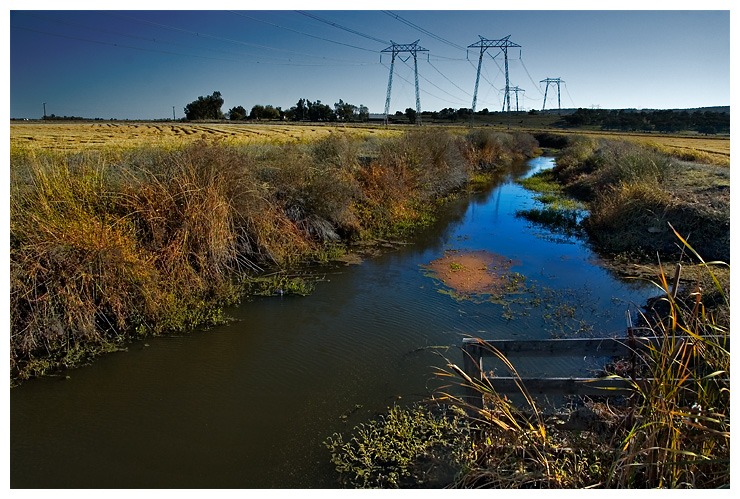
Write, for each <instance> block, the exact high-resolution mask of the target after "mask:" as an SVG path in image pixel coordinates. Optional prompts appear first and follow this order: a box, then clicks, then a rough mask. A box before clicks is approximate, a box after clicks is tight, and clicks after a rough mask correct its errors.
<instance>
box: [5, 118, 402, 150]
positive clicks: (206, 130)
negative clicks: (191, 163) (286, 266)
mask: <svg viewBox="0 0 740 499" xmlns="http://www.w3.org/2000/svg"><path fill="white" fill-rule="evenodd" d="M401 130H402V127H395V128H393V127H392V128H388V129H386V128H384V127H381V126H373V125H367V126H359V125H358V126H341V125H334V126H325V125H320V124H315V123H314V124H307V125H298V124H275V123H266V124H252V123H249V124H241V123H239V124H231V123H183V124H181V123H152V122H141V123H139V122H131V123H128V122H93V123H90V122H85V123H53V122H52V123H30V124H26V123H11V125H10V145H11V147H14V148H34V149H35V148H40V149H48V150H63V151H81V150H90V149H101V148H133V147H140V146H158V147H177V146H182V145H185V144H188V143H192V142H195V141H197V140H200V139H202V138H206V139H209V140H211V139H217V138H220V139H223V140H225V141H226V142H227V143H229V144H232V145H239V144H265V143H268V144H276V143H285V142H312V141H315V140H318V139H321V138H324V137H327V136H329V135H347V136H350V137H357V138H361V137H368V136H377V137H388V136H392V135H400V134H401V133H402V131H401Z"/></svg>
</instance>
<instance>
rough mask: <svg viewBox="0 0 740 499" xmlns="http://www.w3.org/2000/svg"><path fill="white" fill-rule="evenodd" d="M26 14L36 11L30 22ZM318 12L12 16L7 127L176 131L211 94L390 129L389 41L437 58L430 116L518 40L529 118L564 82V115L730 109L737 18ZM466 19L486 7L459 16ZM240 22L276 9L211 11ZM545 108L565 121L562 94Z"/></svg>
mask: <svg viewBox="0 0 740 499" xmlns="http://www.w3.org/2000/svg"><path fill="white" fill-rule="evenodd" d="M14 3H15V4H18V3H19V2H14ZM710 3H711V2H710ZM714 3H716V2H714ZM727 4H728V5H729V3H728V2H727ZM29 5H30V7H31V8H33V4H28V3H24V4H23V5H22V7H23V8H29V7H28V6H29ZM83 5H85V4H83ZM141 5H142V4H141V2H134V3H133V4H131V6H132V8H135V7H140V6H141ZM143 5H152V6H153V7H157V6H160V8H162V9H170V8H171V4H168V3H164V4H157V3H156V2H155V3H153V4H143ZM179 5H183V7H188V6H189V5H190V4H179ZM315 5H316V3H315V2H313V3H312V2H303V3H302V4H301V3H298V4H296V5H288V6H289V7H291V8H296V9H303V10H304V12H305V13H301V12H298V11H296V10H287V7H286V6H285V5H283V4H282V3H276V4H275V5H274V7H275V8H280V9H286V10H277V11H266V10H261V11H260V10H257V11H243V10H241V11H229V10H214V11H194V10H190V11H178V10H159V11H93V10H77V11H50V10H34V11H23V10H11V11H10V16H9V18H10V28H9V35H10V36H9V38H10V116H11V117H14V118H21V117H28V118H39V117H41V116H42V114H43V103H46V111H47V113H48V114H52V113H54V114H56V115H58V116H63V115H70V116H71V115H74V116H83V117H88V118H95V117H99V118H104V119H108V118H118V119H160V118H168V117H170V118H171V117H172V115H173V106H174V108H175V109H174V111H175V115H176V117H177V118H181V117H182V116H183V108H184V107H185V105H186V104H188V103H189V102H191V101H193V100H195V99H196V98H197V97H198V96H201V95H210V94H211V93H212V92H213V91H215V90H218V91H220V92H221V93H222V96H223V97H224V100H225V103H224V106H223V111H224V112H226V111H227V110H228V109H229V108H231V107H233V106H236V105H241V106H244V107H245V108H247V110H249V109H250V108H251V107H252V106H253V105H255V104H263V105H265V104H272V105H274V106H281V107H283V108H284V109H287V108H289V107H291V106H292V105H294V104H295V103H296V101H297V100H298V99H299V98H302V97H303V98H307V99H310V100H312V101H314V100H321V101H322V102H323V103H326V104H329V105H333V104H334V103H335V102H337V101H338V100H339V99H343V100H344V101H345V102H350V103H352V104H355V105H360V104H364V105H366V106H368V107H369V109H370V112H375V113H380V112H383V108H384V105H385V98H386V89H387V84H388V72H389V64H390V61H391V58H390V55H388V54H383V56H382V59H381V57H380V51H381V50H383V49H385V48H386V47H388V45H390V41H391V40H392V41H394V42H396V43H411V42H413V41H415V40H417V39H419V45H421V46H422V47H424V48H427V49H429V53H428V54H429V55H428V57H427V55H426V53H425V54H423V55H421V54H420V56H419V60H418V68H419V75H420V77H419V86H420V89H421V107H422V109H423V110H439V109H442V108H445V107H453V108H460V107H470V106H471V101H472V94H473V88H474V85H475V76H476V65H477V62H478V54H479V53H478V51H477V49H470V50H468V51H466V50H465V47H467V46H468V45H470V44H473V43H475V42H477V41H478V35H482V36H483V37H485V38H488V39H500V38H503V37H505V36H507V35H511V38H510V40H511V41H512V42H515V43H517V44H519V45H521V52H520V49H518V48H512V49H510V50H509V73H510V85H511V86H518V87H519V88H521V89H524V90H525V92H524V93H520V94H519V105H520V108H522V109H532V108H535V109H541V108H542V106H543V92H544V90H545V87H544V85H543V84H540V83H539V82H540V80H543V79H545V78H557V77H559V78H561V79H562V80H564V82H565V83H564V84H563V85H562V87H561V104H562V107H594V106H599V107H602V108H687V107H704V106H720V105H729V104H730V12H729V10H721V11H665V10H656V11H646V10H632V11H603V10H602V11H564V10H559V11H547V10H529V11H515V10H506V11H494V10H477V11H430V10H403V9H402V8H399V5H400V6H404V5H408V2H406V3H403V2H402V3H400V4H399V3H392V2H381V3H380V4H372V5H373V7H372V8H373V9H376V8H377V9H381V8H382V9H390V11H392V13H394V14H396V15H397V16H400V17H401V19H400V20H399V19H397V18H394V17H392V16H391V15H389V14H388V13H386V12H384V11H381V10H363V11H341V10H318V9H315V8H314V9H312V7H313V6H315ZM320 5H321V4H320ZM320 5H319V6H320ZM340 5H341V7H344V8H350V7H355V5H353V4H351V3H347V2H344V3H342V4H340ZM414 5H416V6H418V5H421V6H424V5H428V6H431V5H432V4H419V3H418V2H417V3H416V4H412V6H414ZM445 5H446V6H448V7H457V5H455V4H451V3H447V4H445ZM471 5H473V6H476V5H477V6H480V4H476V3H473V4H468V3H466V4H464V5H463V4H460V5H459V7H461V8H469V7H470V6H471ZM491 5H493V4H491ZM542 5H545V6H549V7H552V8H560V7H562V6H566V7H567V6H568V3H567V2H566V3H564V4H563V3H561V4H555V3H552V4H545V3H543V4H542ZM643 5H645V6H647V7H650V2H647V3H645V4H643ZM721 5H722V4H721V3H720V4H719V6H712V5H707V6H706V7H707V8H721ZM728 5H727V6H725V7H724V8H726V9H729V6H728ZM67 6H69V5H67V4H65V7H67ZM121 6H123V5H120V4H119V5H116V7H121ZM198 6H201V7H210V5H208V4H205V3H200V4H198ZM245 6H252V7H254V6H257V7H266V8H269V7H272V6H273V5H272V4H270V3H268V2H263V3H256V2H249V3H242V2H239V3H237V4H235V5H232V3H231V2H226V3H224V2H219V3H218V4H214V5H213V7H217V8H219V9H230V8H233V7H236V8H239V7H241V8H243V7H245ZM510 6H514V5H513V4H511V5H510ZM71 7H75V6H74V5H71ZM356 7H359V8H363V7H364V8H368V4H367V3H360V4H357V5H356ZM12 8H13V9H19V8H21V6H20V5H13V6H12ZM81 8H89V7H81ZM656 8H658V7H657V6H656ZM310 9H312V10H310ZM306 14H310V15H306ZM312 16H318V17H320V18H321V19H322V20H323V21H322V20H319V19H316V18H315V17H312ZM403 21H406V22H403ZM410 24H412V25H413V26H412V25H410ZM488 52H489V53H490V55H496V58H495V59H493V58H492V57H490V56H489V55H487V54H486V55H485V56H484V59H483V69H482V76H481V80H480V88H479V93H478V104H477V109H482V108H484V107H487V108H489V109H490V110H501V106H502V96H503V93H502V91H501V89H503V88H504V86H505V79H504V74H503V67H504V59H503V54H501V53H500V50H499V49H495V48H492V49H488ZM497 54H498V55H497ZM514 105H515V101H514V95H513V94H512V107H513V106H514ZM414 106H415V97H414V72H413V59H409V60H407V61H406V62H403V61H401V60H399V59H396V63H395V67H394V77H393V89H392V96H391V111H392V112H393V111H395V110H404V109H406V108H407V107H414ZM547 107H548V108H551V107H557V92H556V89H555V87H553V86H551V87H550V88H549V90H548V102H547Z"/></svg>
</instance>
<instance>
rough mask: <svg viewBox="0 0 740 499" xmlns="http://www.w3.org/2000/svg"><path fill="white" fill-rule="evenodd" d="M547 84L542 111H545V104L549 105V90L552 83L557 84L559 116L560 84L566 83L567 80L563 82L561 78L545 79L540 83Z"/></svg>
mask: <svg viewBox="0 0 740 499" xmlns="http://www.w3.org/2000/svg"><path fill="white" fill-rule="evenodd" d="M543 82H544V83H546V85H545V100H544V101H543V102H542V110H543V111H544V110H545V104H546V103H547V88H548V87H549V86H550V83H555V84H557V86H558V114H560V82H563V83H565V80H561V79H560V78H545V79H544V80H540V83H543Z"/></svg>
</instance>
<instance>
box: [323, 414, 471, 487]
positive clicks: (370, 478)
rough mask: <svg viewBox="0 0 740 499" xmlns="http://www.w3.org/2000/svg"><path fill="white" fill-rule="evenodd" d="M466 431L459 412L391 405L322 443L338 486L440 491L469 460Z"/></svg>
mask: <svg viewBox="0 0 740 499" xmlns="http://www.w3.org/2000/svg"><path fill="white" fill-rule="evenodd" d="M469 441H470V429H469V428H468V425H467V424H466V422H465V420H464V419H463V418H462V417H461V412H460V411H455V410H452V409H450V410H447V411H433V410H431V409H429V408H426V407H424V406H421V405H415V406H412V407H410V408H402V407H399V406H396V405H394V406H393V407H392V408H390V409H389V411H388V412H387V413H386V414H384V415H383V416H381V417H380V418H378V419H374V420H371V421H370V422H368V423H362V424H360V425H358V426H356V427H355V428H354V429H353V430H352V436H351V437H350V438H349V440H347V441H345V440H344V437H343V436H342V435H341V434H339V433H335V434H334V435H332V436H331V437H329V438H328V439H327V440H326V441H325V442H324V445H325V446H326V447H327V448H328V449H329V451H330V452H331V462H332V464H334V466H335V468H336V470H337V472H338V473H339V479H340V482H341V483H342V484H343V485H345V486H351V487H356V488H406V487H425V488H427V487H434V486H437V487H443V486H445V485H446V484H447V483H448V482H449V481H450V480H451V479H454V477H455V474H456V473H457V472H458V470H459V469H461V468H462V467H464V466H465V465H466V462H467V456H466V454H465V449H467V447H468V446H469Z"/></svg>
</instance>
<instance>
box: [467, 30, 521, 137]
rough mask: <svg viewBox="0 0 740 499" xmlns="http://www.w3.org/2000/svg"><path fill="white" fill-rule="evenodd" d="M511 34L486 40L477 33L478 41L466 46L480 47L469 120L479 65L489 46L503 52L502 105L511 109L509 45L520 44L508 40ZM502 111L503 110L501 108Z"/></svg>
mask: <svg viewBox="0 0 740 499" xmlns="http://www.w3.org/2000/svg"><path fill="white" fill-rule="evenodd" d="M510 36H511V35H507V36H505V37H503V38H501V39H500V40H488V39H486V38H483V37H482V36H480V35H478V38H480V41H478V42H477V43H473V44H470V45H468V48H469V49H471V48H480V55H479V56H478V74H477V75H476V76H475V91H474V92H473V109H472V114H471V117H470V122H471V123H472V122H473V116H474V115H475V104H476V102H477V101H478V82H479V81H480V67H481V64H483V54H484V53H485V51H486V49H488V48H490V47H496V48H500V49H501V50H502V51H503V53H504V68H505V73H506V88H505V89H504V92H505V93H504V106H506V108H507V109H508V111H509V112H510V111H511V97H510V96H509V91H510V90H511V89H510V88H509V52H508V50H509V47H521V45H519V44H517V43H514V42H511V41H509V37H510ZM502 111H503V110H502Z"/></svg>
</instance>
